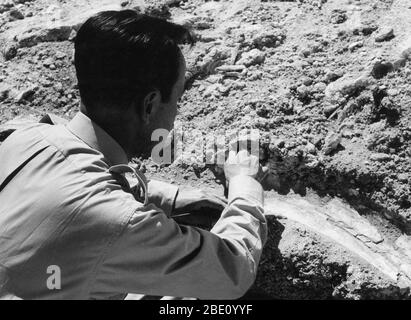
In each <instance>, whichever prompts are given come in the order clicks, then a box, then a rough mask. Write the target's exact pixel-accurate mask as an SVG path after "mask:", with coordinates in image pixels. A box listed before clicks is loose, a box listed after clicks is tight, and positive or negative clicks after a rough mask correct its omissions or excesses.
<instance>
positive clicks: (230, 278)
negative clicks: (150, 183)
mask: <svg viewBox="0 0 411 320" xmlns="http://www.w3.org/2000/svg"><path fill="white" fill-rule="evenodd" d="M230 185H231V186H233V185H234V187H232V188H231V191H230V197H229V204H228V206H227V208H226V209H225V210H224V212H223V213H222V215H221V218H220V219H219V221H218V222H217V223H216V224H215V226H214V228H213V229H212V230H211V232H208V231H205V230H202V229H198V228H194V227H188V226H184V225H179V224H177V223H176V222H175V221H174V220H173V219H171V218H169V217H167V216H166V215H165V214H164V212H163V211H161V210H160V209H158V208H157V207H156V206H154V205H153V204H150V205H148V206H146V207H144V208H142V209H139V210H138V211H137V212H135V214H134V215H133V217H132V219H131V220H130V221H129V223H128V224H127V226H126V228H125V230H124V231H123V233H122V234H121V235H120V236H119V238H118V239H117V241H116V242H115V243H114V244H113V246H112V248H111V249H110V250H109V253H108V254H107V256H106V258H105V260H104V262H103V264H102V266H101V272H100V275H99V277H100V280H101V281H100V285H101V286H102V287H100V288H99V290H102V291H110V292H127V293H138V294H147V295H154V296H175V297H194V298H200V299H234V298H239V297H241V296H242V295H243V294H244V293H245V292H246V291H247V290H248V289H249V288H250V286H251V285H252V284H253V282H254V280H255V276H256V270H257V266H258V263H259V259H260V256H261V251H262V247H263V244H264V243H265V239H266V232H267V228H266V220H265V217H264V211H263V191H262V188H261V185H260V184H259V183H258V182H257V181H255V180H254V179H252V178H250V177H237V178H235V179H233V180H232V181H231V183H230ZM237 185H241V186H242V188H237V187H235V186H237Z"/></svg>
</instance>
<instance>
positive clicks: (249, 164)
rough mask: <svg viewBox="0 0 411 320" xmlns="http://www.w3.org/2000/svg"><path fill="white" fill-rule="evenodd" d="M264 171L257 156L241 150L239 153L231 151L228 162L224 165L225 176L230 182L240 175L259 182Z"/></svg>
mask: <svg viewBox="0 0 411 320" xmlns="http://www.w3.org/2000/svg"><path fill="white" fill-rule="evenodd" d="M262 171H263V170H262V168H261V166H260V164H259V159H258V158H257V157H256V156H253V155H249V154H248V152H247V151H246V150H241V151H240V152H238V153H236V152H235V151H230V153H229V155H228V159H227V162H226V163H225V165H224V174H225V178H226V180H227V181H228V182H230V180H231V179H232V178H234V177H235V176H239V175H241V176H249V177H252V178H255V179H256V180H259V178H260V177H259V176H260V175H261V174H262Z"/></svg>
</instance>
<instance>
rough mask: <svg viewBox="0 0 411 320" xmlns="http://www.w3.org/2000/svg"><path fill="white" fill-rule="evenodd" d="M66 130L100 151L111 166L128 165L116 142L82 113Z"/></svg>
mask: <svg viewBox="0 0 411 320" xmlns="http://www.w3.org/2000/svg"><path fill="white" fill-rule="evenodd" d="M67 128H68V129H69V130H70V131H71V132H72V133H73V134H74V135H75V136H77V137H78V138H80V139H81V140H82V141H84V142H85V143H86V144H87V145H89V146H90V147H91V148H93V149H95V150H97V151H100V152H101V153H102V154H103V155H104V157H105V158H106V159H107V160H108V162H109V163H110V165H111V166H115V165H118V164H127V163H128V158H127V155H126V153H125V151H124V149H123V148H122V147H121V146H120V145H119V144H118V143H117V141H115V140H114V139H113V138H112V137H111V136H110V135H109V134H108V133H107V132H105V131H104V130H103V129H102V128H101V127H100V126H99V125H97V124H96V123H95V122H93V121H92V120H91V119H90V118H89V117H87V116H86V115H85V114H84V113H82V112H79V113H77V115H76V116H75V117H74V118H73V119H72V120H71V121H70V122H69V123H68V125H67Z"/></svg>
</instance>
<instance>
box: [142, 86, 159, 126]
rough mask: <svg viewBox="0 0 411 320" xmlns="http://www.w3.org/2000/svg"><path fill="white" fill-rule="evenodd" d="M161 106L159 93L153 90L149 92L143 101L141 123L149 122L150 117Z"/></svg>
mask: <svg viewBox="0 0 411 320" xmlns="http://www.w3.org/2000/svg"><path fill="white" fill-rule="evenodd" d="M160 104H161V93H160V91H159V90H157V89H156V90H153V91H151V92H149V93H148V94H147V95H146V96H145V97H144V100H143V113H142V119H143V122H144V123H146V124H148V123H149V122H150V119H151V116H152V115H153V114H155V113H156V112H157V111H158V109H159V107H160Z"/></svg>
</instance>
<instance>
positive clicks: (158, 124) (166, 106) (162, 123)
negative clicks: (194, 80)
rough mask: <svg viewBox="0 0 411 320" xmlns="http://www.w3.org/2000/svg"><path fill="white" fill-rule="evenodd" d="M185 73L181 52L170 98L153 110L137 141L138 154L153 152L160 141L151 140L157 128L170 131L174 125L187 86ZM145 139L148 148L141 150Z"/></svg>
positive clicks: (184, 63)
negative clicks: (179, 103) (142, 135)
mask: <svg viewBox="0 0 411 320" xmlns="http://www.w3.org/2000/svg"><path fill="white" fill-rule="evenodd" d="M185 74H186V62H185V59H184V56H183V54H180V61H179V70H178V76H177V81H176V82H175V83H174V85H173V88H172V91H171V95H170V98H169V99H168V100H167V101H162V102H161V103H160V104H159V106H158V108H156V110H155V111H153V114H152V115H151V116H150V121H149V123H148V124H147V125H146V127H145V128H144V137H137V138H136V140H135V141H136V142H137V143H138V145H136V149H137V150H138V151H137V150H136V155H141V154H145V155H147V156H148V155H149V154H150V153H151V149H152V148H153V147H154V146H155V145H156V144H157V143H158V142H157V141H154V142H153V141H151V136H152V134H153V132H154V131H155V130H157V129H165V130H167V131H170V130H172V129H173V127H174V121H175V118H176V115H177V105H178V101H179V100H180V98H181V97H182V95H183V93H184V88H185ZM142 140H143V141H145V143H144V145H145V146H147V147H148V148H144V149H145V150H144V151H143V152H142V151H141V148H142V146H141V142H142Z"/></svg>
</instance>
